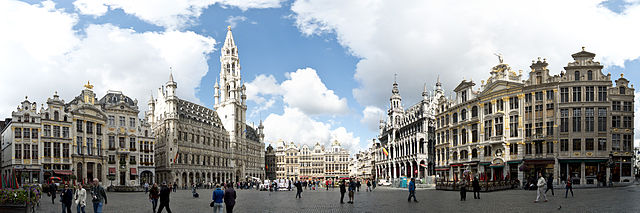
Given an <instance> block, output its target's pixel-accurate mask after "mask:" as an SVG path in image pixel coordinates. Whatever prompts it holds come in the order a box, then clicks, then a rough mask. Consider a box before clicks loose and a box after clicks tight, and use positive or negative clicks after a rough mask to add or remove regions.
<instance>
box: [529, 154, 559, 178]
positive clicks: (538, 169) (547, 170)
mask: <svg viewBox="0 0 640 213" xmlns="http://www.w3.org/2000/svg"><path fill="white" fill-rule="evenodd" d="M554 165H555V160H554V159H552V158H547V159H535V160H533V159H532V160H527V159H525V160H524V166H523V168H524V170H523V172H524V180H523V181H525V180H526V181H527V183H535V182H536V181H537V180H538V178H539V177H538V174H540V173H542V176H543V177H544V178H545V179H548V178H549V176H553V166H554Z"/></svg>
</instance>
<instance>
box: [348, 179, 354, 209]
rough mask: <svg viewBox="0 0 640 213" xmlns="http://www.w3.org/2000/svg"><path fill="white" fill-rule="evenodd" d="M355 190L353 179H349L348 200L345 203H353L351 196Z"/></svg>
mask: <svg viewBox="0 0 640 213" xmlns="http://www.w3.org/2000/svg"><path fill="white" fill-rule="evenodd" d="M355 191H356V182H355V181H354V180H353V179H351V180H349V202H347V203H351V204H353V196H354V193H355Z"/></svg>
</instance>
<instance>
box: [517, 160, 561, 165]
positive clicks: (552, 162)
mask: <svg viewBox="0 0 640 213" xmlns="http://www.w3.org/2000/svg"><path fill="white" fill-rule="evenodd" d="M524 163H525V164H554V163H556V162H555V161H554V160H546V159H545V160H524Z"/></svg>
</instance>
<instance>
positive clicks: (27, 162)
mask: <svg viewBox="0 0 640 213" xmlns="http://www.w3.org/2000/svg"><path fill="white" fill-rule="evenodd" d="M27 118H29V119H28V120H29V122H26V120H25V119H27ZM6 123H7V124H8V125H7V127H5V128H4V129H3V131H2V135H3V136H2V137H3V143H2V144H3V146H2V148H3V152H7V153H6V154H10V153H8V152H9V150H12V152H13V154H11V155H4V154H5V153H3V158H4V157H11V158H12V159H13V160H9V158H8V159H3V160H2V165H3V168H5V169H3V170H2V172H3V176H4V175H7V174H11V173H12V172H13V174H14V175H16V176H20V177H23V178H22V180H21V181H20V182H19V183H20V184H22V183H44V182H45V181H47V180H49V178H51V177H58V178H60V179H61V180H62V181H75V182H79V183H89V182H90V181H92V180H93V179H94V178H98V180H99V181H100V182H103V183H105V182H107V181H108V180H109V179H108V177H109V176H110V175H113V177H114V178H115V179H114V181H113V182H111V183H110V184H109V185H116V186H138V185H140V184H141V182H139V178H138V176H139V174H138V169H139V167H138V165H139V164H140V160H138V159H140V154H139V152H140V151H138V150H137V149H136V148H137V147H138V144H139V143H141V142H142V141H144V142H145V143H148V144H151V146H152V144H153V141H155V138H154V137H153V134H151V132H150V129H149V128H148V126H149V125H148V124H146V123H144V122H141V121H140V119H139V118H138V107H137V101H136V100H133V99H131V98H129V97H127V96H125V95H123V94H122V92H118V91H109V92H108V93H107V94H106V95H105V96H104V97H103V98H101V99H100V100H98V99H97V98H96V94H95V93H94V92H93V85H91V84H89V83H88V82H87V84H86V85H84V89H83V90H82V91H81V93H80V95H78V96H76V97H75V98H74V99H73V100H71V101H70V102H69V103H65V102H64V100H62V99H60V97H59V96H58V95H57V93H56V94H54V95H53V98H49V99H48V100H47V108H46V109H45V108H44V106H42V107H41V108H40V110H36V104H35V103H34V102H29V101H28V100H25V101H24V102H22V105H21V106H20V107H19V109H18V111H17V112H13V113H12V118H11V119H7V120H6ZM18 124H20V125H18ZM27 127H28V130H26V129H27ZM10 128H13V129H12V130H10V131H8V129H10ZM18 128H19V129H20V130H21V132H20V135H18V136H20V137H18V136H17V135H15V134H17V133H18V131H17V130H15V129H18ZM143 128H146V131H144V132H143V131H141V130H142V129H143ZM27 132H29V133H30V137H29V138H27V137H26V136H25V134H26V133H27ZM9 139H10V140H9ZM27 139H28V140H30V142H31V143H32V144H30V146H29V147H27V146H26V145H25V144H24V143H25V142H26V140H27ZM36 140H37V141H36ZM16 145H17V146H16ZM27 148H28V149H27ZM17 150H20V155H18V152H17ZM27 150H30V151H29V152H30V153H31V154H30V155H29V156H26V155H25V154H26V153H27V152H26V151H27ZM116 156H117V157H116ZM116 159H119V160H120V161H119V162H116ZM118 163H119V164H118ZM146 166H147V167H153V165H152V164H149V165H146ZM12 167H15V168H18V170H16V169H13V168H12ZM36 167H38V168H37V169H36ZM9 168H12V169H11V170H9ZM22 168H25V169H26V170H24V171H25V172H24V174H22V173H20V174H19V173H18V172H21V171H22V170H20V169H22ZM15 171H18V172H15ZM146 171H150V172H151V174H148V177H147V180H148V181H149V182H150V183H153V182H154V180H155V179H154V175H153V171H154V169H153V168H147V169H146ZM5 173H6V174H5ZM25 174H27V175H25Z"/></svg>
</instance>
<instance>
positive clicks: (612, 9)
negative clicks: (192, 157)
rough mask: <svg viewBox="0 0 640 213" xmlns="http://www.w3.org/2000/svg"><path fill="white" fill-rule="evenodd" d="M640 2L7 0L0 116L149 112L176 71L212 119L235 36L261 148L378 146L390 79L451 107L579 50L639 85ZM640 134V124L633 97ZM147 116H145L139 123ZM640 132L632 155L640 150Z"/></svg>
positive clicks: (410, 98) (1, 23) (187, 95)
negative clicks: (98, 108) (79, 106)
mask: <svg viewBox="0 0 640 213" xmlns="http://www.w3.org/2000/svg"><path fill="white" fill-rule="evenodd" d="M638 24H640V1H638V0H609V1H602V0H567V1H547V0H542V1H498V0H496V1H492V0H490V1H481V2H479V1H459V2H457V3H455V4H453V3H451V2H449V1H426V0H407V1H402V4H399V3H398V2H397V1H390V0H353V1H343V0H242V1H240V0H138V1H128V0H74V1H14V0H0V29H2V33H0V89H1V90H2V91H4V94H3V95H2V96H0V116H2V117H5V118H6V117H9V116H10V115H11V112H12V111H14V110H15V109H16V106H18V104H19V103H20V102H21V101H23V100H24V98H25V96H28V99H29V100H30V101H36V102H37V103H38V104H42V103H44V102H46V99H47V98H50V97H52V95H53V94H54V92H58V94H59V95H60V96H61V98H63V99H64V100H65V101H67V102H68V101H70V100H71V99H73V98H74V97H75V96H77V95H79V94H80V92H81V90H82V89H83V87H82V86H83V85H84V84H86V82H87V81H90V82H91V84H93V85H94V86H95V87H94V91H95V92H96V93H97V96H98V98H100V97H102V96H104V94H105V93H106V91H108V90H118V91H123V92H124V94H125V95H128V96H130V97H132V98H135V99H137V100H138V105H139V107H140V110H141V112H144V111H146V110H147V105H146V104H147V102H148V100H149V99H150V98H151V97H150V96H151V94H152V91H155V89H157V88H158V87H160V86H162V85H163V84H165V83H166V82H167V80H168V76H169V73H170V72H172V73H173V76H174V79H175V81H176V82H177V83H178V89H177V93H178V95H179V97H181V98H183V99H186V100H189V101H192V102H195V103H199V104H202V105H204V106H206V107H209V108H213V102H214V100H213V85H214V84H215V82H216V79H218V77H219V73H220V61H219V57H220V51H219V49H220V47H221V46H222V42H223V41H224V36H225V35H226V31H227V27H228V26H229V27H231V29H232V32H233V35H234V39H235V41H236V44H237V46H238V50H239V58H240V65H241V67H242V71H241V73H242V80H243V81H244V82H245V85H246V87H247V97H248V101H247V105H248V111H247V120H248V121H247V122H249V123H254V124H255V125H257V124H258V123H259V122H260V121H262V122H263V123H264V125H265V135H266V137H265V142H266V143H267V144H273V143H276V142H277V141H279V140H284V141H286V142H290V141H293V142H295V143H297V144H308V145H312V144H315V143H316V142H319V143H321V144H325V145H328V144H329V143H330V142H331V141H333V140H338V141H340V142H341V143H342V145H343V146H344V147H345V148H347V149H349V150H350V152H351V153H354V152H357V151H358V150H362V149H365V148H367V147H369V146H370V144H371V141H372V139H373V138H375V137H376V136H377V135H378V129H377V126H378V122H379V120H380V119H381V118H383V119H384V115H385V114H386V113H385V112H386V110H387V106H388V105H389V104H388V102H389V97H390V95H391V87H392V84H393V81H394V75H395V74H397V82H398V84H399V88H400V94H401V95H402V98H403V99H402V101H403V104H404V106H406V107H408V106H411V105H413V104H415V103H417V102H418V101H419V100H420V99H421V97H420V96H421V93H422V88H423V85H424V84H425V83H426V84H427V86H428V87H429V88H430V89H431V88H433V86H434V85H435V82H436V78H438V76H439V77H440V79H441V81H442V83H443V88H444V89H445V91H446V94H447V95H451V94H452V90H453V88H455V87H456V86H457V85H458V83H460V82H461V81H462V80H463V79H466V80H469V79H471V80H474V81H476V83H477V84H478V85H479V83H478V82H479V81H480V80H482V79H487V78H488V76H489V71H490V69H491V67H493V66H495V65H496V64H497V63H498V60H497V58H496V57H495V56H494V53H501V54H502V55H504V60H505V63H507V64H509V65H510V66H511V67H512V68H513V69H515V70H524V72H523V73H524V74H525V78H527V76H526V75H527V73H528V71H529V70H530V68H529V65H530V61H531V60H533V59H535V58H537V57H542V58H546V59H547V62H549V69H550V70H551V74H558V73H560V72H561V71H562V70H563V67H564V66H566V64H567V63H568V62H570V61H571V56H570V55H571V54H573V53H575V52H579V51H580V50H581V47H582V46H584V47H585V48H586V50H587V51H590V52H593V53H596V61H600V62H601V63H602V64H603V65H604V69H603V71H602V72H603V73H605V74H606V73H611V75H612V78H613V80H615V79H617V78H618V76H620V74H622V73H624V74H625V77H626V78H627V79H629V80H630V81H631V83H632V84H634V85H635V84H636V83H638V80H639V79H640V71H639V70H640V51H638V49H640V42H638V38H640V28H638V27H636V26H637V25H638ZM635 102H636V104H635V105H634V107H635V111H636V113H635V114H636V118H635V123H636V124H639V123H640V118H639V116H638V115H639V114H638V113H637V112H638V111H640V104H639V103H640V95H639V93H636V101H635ZM142 115H143V114H142V113H140V116H142ZM638 133H640V132H638V129H636V134H635V137H636V139H635V145H636V146H639V145H640V134H638Z"/></svg>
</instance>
